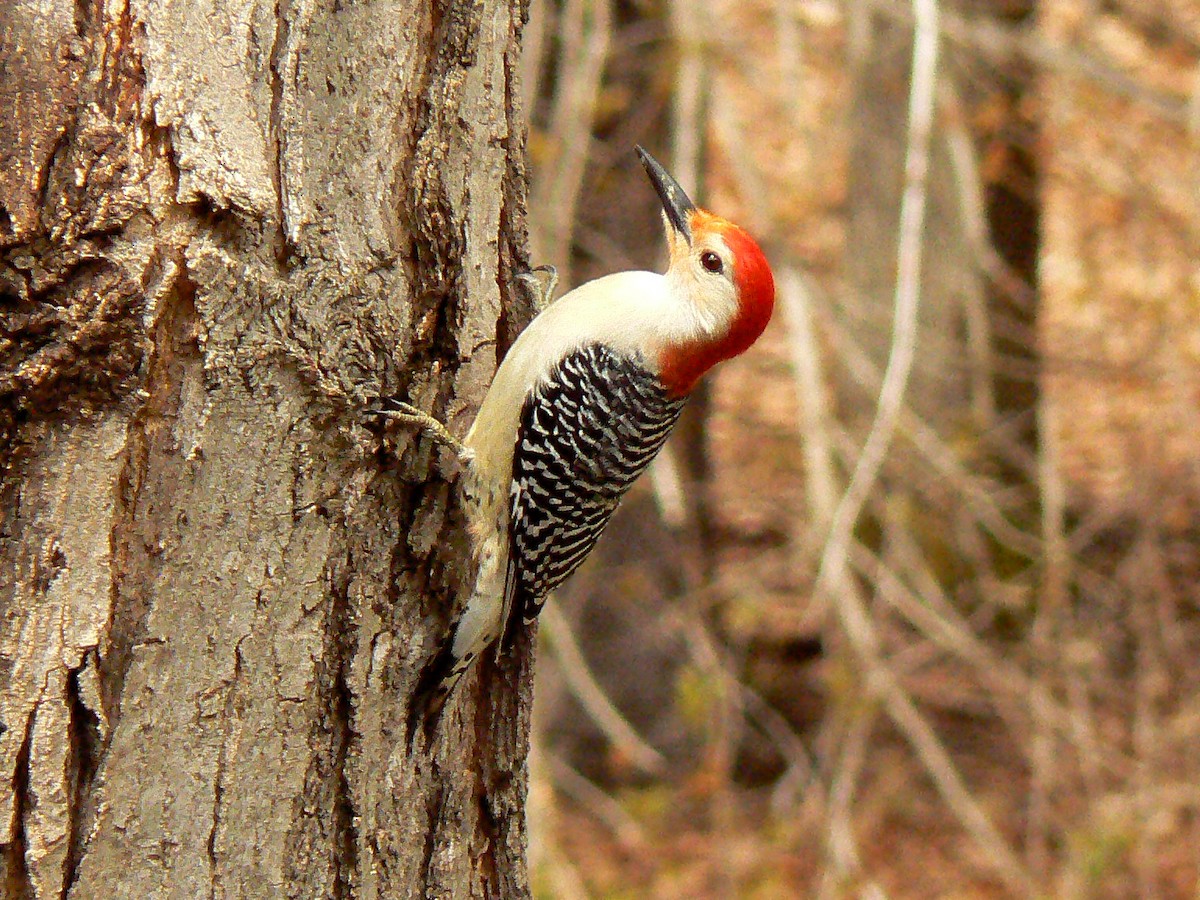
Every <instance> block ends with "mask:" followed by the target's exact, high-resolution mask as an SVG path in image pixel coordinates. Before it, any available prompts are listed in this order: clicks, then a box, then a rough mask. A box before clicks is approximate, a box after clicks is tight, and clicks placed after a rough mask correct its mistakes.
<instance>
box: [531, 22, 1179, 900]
mask: <svg viewBox="0 0 1200 900" xmlns="http://www.w3.org/2000/svg"><path fill="white" fill-rule="evenodd" d="M525 52H526V57H525V91H526V95H525V98H524V100H525V105H526V110H527V112H528V114H529V116H530V120H531V123H532V124H531V131H530V135H529V147H530V157H531V162H532V172H533V185H532V193H531V206H530V225H531V229H532V239H533V256H534V259H535V261H537V262H540V263H553V264H554V265H556V266H557V267H558V270H559V273H560V275H561V278H562V280H561V281H560V293H561V292H562V291H564V290H566V289H569V288H570V287H571V286H572V285H574V284H578V283H580V282H581V281H584V280H587V279H589V278H593V277H596V276H598V275H601V274H604V273H607V272H610V271H614V270H618V269H628V268H654V269H661V267H662V262H663V259H664V255H665V254H664V245H663V238H662V229H661V225H660V221H659V218H658V210H659V207H658V203H657V199H656V197H655V195H654V193H653V191H652V190H651V189H650V187H649V185H648V184H647V182H646V180H645V176H644V174H643V172H642V171H641V168H640V167H639V166H638V164H637V160H636V158H635V157H634V155H633V152H632V148H633V145H634V144H635V143H641V144H643V145H645V146H646V147H647V148H648V149H650V150H651V152H653V153H654V154H655V155H656V156H658V158H659V159H660V160H662V161H663V162H664V164H666V165H667V167H668V169H669V170H671V171H672V172H673V173H674V174H675V176H676V177H677V178H678V180H679V181H680V182H681V184H682V185H683V186H684V187H685V189H687V190H688V191H689V192H690V193H691V195H692V197H693V199H695V200H696V201H697V202H698V203H700V204H701V205H704V206H707V207H710V208H712V209H714V210H717V211H719V212H720V213H721V214H723V215H725V216H727V217H729V218H731V219H733V220H735V221H737V222H739V223H740V224H742V225H743V226H745V227H746V228H747V229H748V230H750V231H751V232H752V233H753V234H755V235H756V236H757V237H758V238H759V240H760V242H761V243H762V245H763V246H764V248H765V249H766V251H767V254H768V256H769V258H770V259H771V261H772V264H773V267H774V270H775V274H776V279H777V286H778V298H777V307H776V315H775V317H774V321H773V322H772V324H771V326H770V328H769V330H768V332H767V334H766V335H765V336H764V338H763V339H762V340H761V341H760V342H759V344H758V345H757V346H756V347H755V348H754V349H753V350H752V351H751V352H750V353H748V354H746V355H745V356H744V357H742V358H740V359H738V360H735V361H733V362H731V363H728V364H726V365H725V366H723V367H722V368H721V369H719V370H718V372H717V373H715V376H714V377H710V378H709V379H708V381H707V384H706V386H705V388H704V389H703V390H702V391H701V392H700V393H699V394H698V395H697V396H696V397H695V399H694V400H693V403H692V404H691V406H690V407H689V410H688V412H687V414H686V418H685V420H684V421H683V423H682V425H681V427H680V429H679V430H678V432H677V434H676V437H674V438H673V439H672V443H671V444H670V445H669V446H668V449H667V451H666V452H665V453H664V455H663V457H662V458H661V460H660V461H659V462H657V463H656V464H655V468H654V470H653V472H652V475H651V477H647V478H645V479H643V480H642V481H641V482H640V483H639V485H638V486H637V488H636V489H635V491H634V492H633V493H632V494H631V495H630V497H629V499H628V500H627V501H626V503H625V505H624V507H623V509H622V510H621V512H620V513H619V514H618V516H617V517H616V519H615V520H614V522H613V524H612V526H611V527H610V529H609V531H608V533H607V534H606V536H605V537H604V539H602V541H601V542H600V545H599V547H598V549H597V551H596V553H595V554H594V555H593V556H592V557H591V559H590V560H589V561H588V563H587V564H586V566H585V567H584V568H583V569H582V570H581V571H580V572H579V574H578V575H577V576H576V577H575V578H574V579H573V580H572V581H571V582H569V584H568V585H567V586H566V587H565V588H564V589H563V590H561V591H560V592H559V594H558V596H557V597H556V598H555V603H554V604H553V605H552V606H551V607H549V608H548V609H547V612H546V613H545V614H544V615H543V618H542V623H543V624H542V631H541V642H542V651H541V653H540V657H539V662H538V666H539V683H538V700H537V704H536V707H535V708H536V716H537V718H536V722H535V738H534V744H535V746H534V751H533V762H532V764H533V776H534V777H533V782H532V783H533V788H532V791H531V804H530V815H531V819H532V830H531V834H532V845H531V848H530V850H531V860H532V863H533V866H534V877H535V885H536V886H537V891H538V895H539V896H541V897H546V898H550V897H553V898H568V900H570V898H584V897H630V898H640V897H649V898H659V897H669V898H684V897H687V898H708V897H714V898H725V897H738V898H740V897H748V898H758V897H761V898H775V897H820V898H838V897H869V898H879V897H918V898H921V897H953V898H974V897H1027V896H1037V897H1062V898H1091V897H1095V898H1134V897H1137V898H1157V897H1163V898H1174V897H1185V898H1197V897H1200V886H1198V874H1197V873H1198V870H1200V691H1198V688H1200V579H1198V576H1200V529H1197V527H1196V525H1195V521H1196V520H1195V513H1196V508H1197V499H1198V498H1200V465H1198V463H1200V369H1198V368H1197V364H1198V362H1200V268H1198V263H1197V260H1198V259H1200V252H1198V251H1200V207H1198V202H1197V201H1198V196H1200V195H1198V191H1197V187H1198V185H1197V176H1198V167H1197V163H1198V158H1197V153H1196V148H1197V141H1198V137H1197V135H1198V132H1200V0H1038V2H1035V0H914V2H912V3H911V4H910V3H908V2H902V0H895V2H886V0H737V2H735V0H724V2H703V0H533V3H532V8H531V12H530V22H529V25H528V28H527V31H526V40H525ZM906 172H907V173H908V175H907V177H906Z"/></svg>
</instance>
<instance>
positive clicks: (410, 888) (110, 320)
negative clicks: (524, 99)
mask: <svg viewBox="0 0 1200 900" xmlns="http://www.w3.org/2000/svg"><path fill="white" fill-rule="evenodd" d="M431 7H432V8H431ZM524 15H525V9H524V3H523V2H521V0H512V2H504V0H474V2H468V0H443V2H440V3H433V4H424V3H405V2H395V3H380V4H374V5H369V6H343V5H341V4H328V5H316V4H311V3H308V2H282V3H261V2H260V3H255V4H245V3H242V2H240V0H209V2H207V3H203V4H199V5H198V4H195V3H191V2H185V0H159V2H155V0H131V2H128V3H124V2H122V0H100V2H87V0H84V2H73V0H17V2H16V3H12V4H8V5H7V7H6V10H5V12H4V14H3V15H2V16H0V72H2V73H3V75H2V76H0V109H3V110H4V111H5V112H6V120H5V123H4V130H3V131H2V132H0V254H2V255H0V461H2V462H3V467H4V468H3V481H2V483H0V527H2V529H3V531H2V537H0V609H2V612H3V627H2V630H0V679H2V682H3V695H2V697H0V715H2V724H3V729H4V730H3V732H2V733H0V766H2V773H3V774H2V775H0V777H2V778H3V780H4V784H5V789H4V790H3V792H2V793H0V842H2V843H3V844H4V849H5V852H4V854H3V862H2V865H3V867H4V872H3V881H2V883H3V885H4V889H5V894H4V896H6V897H12V898H18V897H39V898H41V897H59V896H70V897H77V898H93V897H95V898H100V897H105V898H107V897H138V898H141V897H179V898H193V897H200V896H212V897H271V898H274V897H285V896H286V897H322V898H323V897H361V898H370V897H389V898H395V897H421V896H447V897H449V896H453V897H468V896H472V897H475V896H496V897H506V898H507V897H519V896H524V895H527V894H528V884H527V878H526V872H525V861H524V842H525V820H524V797H525V789H526V782H527V774H526V768H525V755H526V749H527V732H528V724H529V703H530V678H529V646H528V640H526V641H525V642H524V643H523V644H522V645H521V646H520V647H519V648H518V650H517V652H516V653H515V654H513V656H512V657H510V659H509V660H508V661H506V662H504V663H503V664H502V665H500V666H499V667H496V666H493V665H485V666H484V667H483V671H482V673H481V675H480V676H479V680H478V682H476V680H475V679H474V678H472V679H470V680H469V682H468V683H467V684H465V685H464V688H465V689H460V694H461V698H460V700H459V701H457V702H455V703H452V704H451V706H450V708H449V709H448V712H447V717H446V719H445V720H444V721H443V722H442V724H441V726H440V727H439V728H438V730H437V731H436V732H435V733H434V735H433V736H432V737H431V738H429V739H427V738H426V736H425V735H424V734H423V733H421V734H418V735H416V736H415V737H414V738H413V739H412V741H411V742H410V741H409V740H408V739H407V738H406V721H407V716H408V713H409V705H410V702H411V700H412V695H413V691H414V688H415V685H416V681H417V677H418V674H419V672H420V670H421V667H422V666H423V665H424V664H425V662H426V661H427V660H428V659H429V658H430V656H431V655H432V653H433V651H434V648H435V646H436V644H437V642H438V641H439V640H440V639H441V637H442V636H443V634H444V631H445V627H446V624H447V621H448V618H449V615H450V606H451V604H452V603H453V602H454V597H455V596H456V595H457V593H458V586H459V585H460V583H461V582H462V581H463V580H464V579H465V577H466V574H467V573H465V572H464V571H463V570H462V567H463V560H464V556H463V544H464V541H463V537H462V531H461V527H460V524H459V522H458V517H457V515H456V509H455V506H454V504H453V502H452V493H451V490H450V487H449V484H448V478H450V477H451V476H452V475H453V472H452V471H451V469H450V467H449V461H448V460H446V459H443V458H442V457H439V456H438V455H437V451H435V450H431V449H430V446H429V444H428V443H427V442H425V441H424V440H423V439H420V438H417V437H414V436H412V435H409V434H405V433H400V434H398V435H396V436H395V437H394V438H393V439H392V440H394V443H384V442H383V439H384V434H385V433H384V431H382V430H381V429H379V428H378V427H377V426H376V425H374V424H373V423H371V422H370V421H368V420H366V419H364V417H363V415H362V411H363V409H364V408H365V407H367V406H368V405H369V403H370V401H371V398H373V397H378V396H381V395H394V394H400V395H403V396H407V397H408V398H409V399H410V400H411V401H412V402H413V403H415V404H418V405H420V406H422V407H424V408H427V409H430V410H431V411H433V412H435V413H436V414H439V415H442V416H444V417H446V418H447V419H448V421H449V423H450V425H451V428H452V429H454V430H457V431H458V432H460V433H461V432H462V431H463V429H464V426H465V424H466V422H467V421H469V418H470V414H471V411H472V410H473V409H474V408H475V406H476V404H477V403H478V401H479V400H480V399H481V395H482V392H483V390H484V388H485V386H486V384H487V382H488V380H489V378H490V376H491V374H492V372H493V371H494V368H495V364H496V360H497V352H498V349H497V348H498V347H503V346H504V345H505V344H506V343H507V340H508V338H509V337H510V336H511V335H510V334H509V332H511V331H512V330H514V327H515V326H514V323H518V322H521V321H523V319H524V318H525V317H526V316H527V313H528V309H527V307H526V305H524V304H523V303H522V302H521V301H520V300H519V299H518V298H517V297H516V296H515V292H514V291H513V289H512V287H511V281H510V280H509V279H508V277H507V275H508V273H509V272H510V271H511V270H512V269H513V268H514V267H516V266H519V265H520V264H521V263H522V262H523V254H524V249H523V242H524V202H525V170H524V162H523V160H524V138H523V132H522V126H521V113H520V110H519V109H518V99H517V98H518V97H519V93H518V91H517V90H516V88H515V85H514V83H513V82H514V78H515V75H516V70H517V55H518V44H519V37H520V30H521V26H522V21H523V18H524ZM498 329H499V330H500V331H501V332H502V333H501V334H500V335H499V340H497V331H498ZM388 433H389V434H390V432H388ZM443 463H445V465H443ZM480 683H481V684H483V685H486V690H484V689H481V688H479V687H478V686H477V685H478V684H480Z"/></svg>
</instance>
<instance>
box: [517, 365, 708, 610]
mask: <svg viewBox="0 0 1200 900" xmlns="http://www.w3.org/2000/svg"><path fill="white" fill-rule="evenodd" d="M685 402H686V398H672V397H668V396H667V394H666V392H665V391H664V389H663V387H662V385H661V384H660V383H659V381H658V379H657V378H656V377H655V376H654V375H653V374H652V373H651V372H649V371H647V370H646V368H645V367H644V366H643V365H642V364H641V362H640V361H639V360H636V359H633V358H630V357H628V356H625V355H623V354H619V353H617V352H616V351H614V350H612V349H611V348H609V347H606V346H604V345H602V344H593V345H589V346H585V347H581V348H580V349H578V350H576V351H575V352H574V353H572V354H571V355H569V356H567V357H566V358H565V359H564V360H563V361H562V362H561V363H559V364H558V366H557V367H556V368H555V369H554V371H553V372H551V374H550V377H549V379H548V381H547V382H546V383H545V384H543V385H542V386H541V387H540V389H538V390H537V391H535V392H534V393H533V394H531V395H530V397H529V398H528V399H527V400H526V401H525V406H524V408H523V409H522V410H521V423H520V426H519V428H518V430H517V441H516V448H515V450H514V452H513V468H512V473H513V474H512V506H511V509H512V518H511V523H510V526H509V527H510V532H509V533H510V537H511V541H510V550H509V570H508V584H507V586H506V592H507V593H508V594H509V599H510V600H511V607H510V608H511V616H512V619H513V622H512V624H515V622H516V620H517V616H520V617H521V619H523V620H524V621H525V622H527V623H528V622H532V621H533V619H534V618H535V617H536V616H537V614H538V613H539V612H540V611H541V608H542V604H543V603H544V602H545V597H546V594H548V593H549V592H550V591H552V590H554V588H556V587H557V586H558V585H559V584H561V583H562V582H563V580H564V579H566V578H567V576H568V575H570V574H571V573H572V572H574V571H575V569H576V568H577V567H578V566H579V564H580V563H581V562H583V560H584V558H585V557H586V556H587V555H588V553H589V552H591V549H592V547H593V546H594V545H595V543H596V540H597V538H599V537H600V533H601V532H602V531H604V526H605V525H607V524H608V520H609V518H610V517H611V516H612V514H613V512H614V511H615V510H616V508H617V505H618V504H619V503H620V502H621V497H622V496H623V495H624V493H625V492H626V491H627V490H629V487H630V485H632V484H633V482H634V481H635V480H636V479H637V477H638V476H639V475H641V474H642V472H643V471H644V470H645V468H646V466H648V465H649V464H650V460H652V459H653V458H654V456H655V454H656V453H658V451H659V450H660V449H661V448H662V445H663V443H664V442H665V441H666V439H667V436H668V435H670V433H671V429H672V427H674V425H675V422H676V421H677V420H678V418H679V414H680V412H681V411H682V410H683V406H684V403H685ZM512 624H510V625H509V626H508V630H509V631H510V633H511V628H512Z"/></svg>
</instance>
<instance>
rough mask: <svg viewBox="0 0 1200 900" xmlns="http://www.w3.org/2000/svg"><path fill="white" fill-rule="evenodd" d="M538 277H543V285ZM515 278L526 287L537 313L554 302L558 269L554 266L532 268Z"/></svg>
mask: <svg viewBox="0 0 1200 900" xmlns="http://www.w3.org/2000/svg"><path fill="white" fill-rule="evenodd" d="M540 275H544V276H545V278H546V281H545V284H543V283H542V279H541V278H540V277H539V276H540ZM517 278H518V279H519V280H520V281H523V282H524V283H525V285H526V286H527V287H528V289H529V293H530V295H531V296H532V297H533V303H534V306H536V307H537V311H538V312H539V313H540V312H541V311H542V310H544V309H545V308H546V307H547V306H549V305H550V304H551V303H553V302H554V289H555V288H556V287H558V269H556V268H554V266H550V265H546V266H534V267H533V268H532V269H530V270H529V271H528V272H521V273H520V274H518V275H517Z"/></svg>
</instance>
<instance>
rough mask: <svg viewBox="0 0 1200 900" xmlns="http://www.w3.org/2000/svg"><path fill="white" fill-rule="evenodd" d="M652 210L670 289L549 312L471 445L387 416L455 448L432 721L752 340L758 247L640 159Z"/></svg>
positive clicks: (611, 287) (616, 286)
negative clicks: (456, 596) (459, 572)
mask: <svg viewBox="0 0 1200 900" xmlns="http://www.w3.org/2000/svg"><path fill="white" fill-rule="evenodd" d="M637 152H638V156H639V157H640V158H641V161H642V165H643V166H645V169H646V172H647V173H648V175H649V176H650V181H651V182H652V183H653V185H654V188H655V190H656V191H657V192H658V196H659V199H660V200H661V202H662V207H663V218H664V222H665V225H666V234H667V245H668V248H669V251H670V263H669V266H668V268H667V272H666V274H665V275H658V274H654V273H652V272H619V273H617V274H614V275H607V276H605V277H603V278H598V279H596V280H595V281H589V282H588V283H587V284H583V285H581V286H579V287H577V288H576V289H575V290H573V291H571V292H570V293H568V294H566V296H564V297H563V298H562V299H560V300H558V301H557V302H555V303H553V304H552V305H550V306H548V307H547V308H546V309H544V310H543V311H542V312H541V313H540V314H539V315H538V316H537V317H536V318H535V319H534V320H533V322H531V323H530V325H529V327H528V328H526V329H525V330H524V331H523V332H522V333H521V335H520V337H518V338H517V340H516V342H515V343H514V344H513V346H512V348H511V349H510V350H509V352H508V354H507V355H506V356H505V358H504V361H503V363H502V364H501V365H500V368H499V370H498V371H497V372H496V376H495V379H494V380H493V381H492V385H491V388H490V389H489V390H488V393H487V396H486V397H485V398H484V401H483V405H482V406H481V407H480V409H479V414H478V416H477V417H476V419H475V423H474V425H472V427H471V430H470V432H469V433H468V434H467V437H466V440H465V441H464V442H463V443H462V444H461V445H457V442H455V441H454V439H453V437H451V436H450V435H449V433H448V432H447V431H446V430H445V428H444V427H443V426H442V425H441V424H440V423H438V422H436V420H431V419H429V417H427V416H425V415H424V414H422V413H420V412H419V411H417V410H415V409H413V408H412V407H408V406H406V405H404V404H395V405H394V409H393V411H391V412H390V414H391V415H393V416H395V417H397V418H401V419H404V420H407V421H409V422H412V423H415V424H418V425H420V426H421V427H423V428H425V429H427V430H429V431H431V432H432V433H434V434H435V435H436V436H437V437H438V438H439V439H440V440H442V441H444V442H446V443H451V444H455V445H456V446H457V448H458V450H459V455H460V457H461V459H462V460H463V462H464V464H465V471H464V474H463V479H462V484H461V490H462V496H463V501H464V506H465V509H466V513H467V518H468V521H469V525H470V531H471V537H472V544H473V554H474V560H473V562H474V566H475V568H474V571H475V580H474V588H473V590H472V592H471V596H470V598H469V599H468V600H467V603H466V605H465V607H464V608H463V612H462V615H461V616H460V617H459V619H458V620H457V622H455V624H454V630H453V634H452V636H451V638H450V639H449V641H448V642H447V644H446V646H445V647H444V648H443V650H442V652H441V654H439V656H438V657H437V658H436V659H435V661H434V663H433V665H432V666H431V668H430V669H429V670H428V671H427V676H426V680H427V681H429V682H430V683H428V684H427V685H426V689H428V690H429V691H430V692H431V694H432V696H431V697H430V698H429V700H428V702H429V704H430V707H431V709H432V710H433V711H434V712H436V711H437V710H438V709H440V708H441V705H442V704H443V703H444V701H445V699H446V697H447V696H448V695H449V693H450V691H451V690H453V688H454V685H455V684H456V683H457V682H458V680H459V678H460V677H461V676H462V674H463V673H464V672H465V671H466V670H467V668H468V667H469V666H470V665H471V663H472V662H473V661H474V660H475V659H476V658H478V656H479V655H480V654H481V653H482V652H483V651H484V650H485V649H486V648H487V647H489V646H490V645H491V644H493V643H495V642H497V641H499V642H500V647H501V648H502V647H504V646H506V645H507V643H508V642H509V641H510V640H511V636H512V634H513V630H514V629H515V628H517V627H521V625H522V624H523V623H529V622H532V621H533V619H534V618H535V617H536V616H537V614H538V612H539V611H540V610H541V608H542V604H543V603H544V602H545V598H546V595H547V594H548V593H549V592H550V591H551V590H553V589H554V588H555V587H557V586H558V585H559V584H561V583H562V581H563V580H564V579H566V578H567V576H569V575H570V574H571V573H572V572H574V571H575V569H576V568H577V567H578V566H579V564H580V563H581V562H583V560H584V558H585V557H586V556H587V555H588V553H589V552H590V551H591V549H592V547H593V545H594V544H595V543H596V539H597V538H599V537H600V533H601V532H602V531H603V530H604V527H605V525H607V524H608V520H609V518H610V517H611V516H612V514H613V511H614V510H616V508H617V505H618V503H619V502H620V500H621V497H622V496H623V495H624V493H625V492H626V491H627V490H628V489H629V487H630V485H632V484H633V482H634V480H635V479H636V478H637V477H638V476H639V475H640V474H641V473H642V472H643V470H645V468H646V466H647V465H649V463H650V461H651V460H652V459H653V458H654V456H655V454H656V453H658V451H659V449H660V448H661V447H662V445H663V443H664V442H665V441H666V439H667V436H668V435H669V434H670V433H671V429H672V427H673V426H674V425H675V422H676V420H677V419H678V418H679V414H680V411H681V410H682V409H683V406H684V403H685V402H686V400H687V397H688V394H689V393H690V392H691V390H692V388H693V387H694V386H695V385H696V382H697V380H698V379H699V378H700V377H701V376H702V375H703V374H704V373H705V372H706V371H708V369H709V368H711V367H712V366H713V365H715V364H716V363H718V362H721V361H722V360H725V359H729V358H731V357H733V356H737V355H738V354H739V353H741V352H742V351H744V350H745V349H746V348H748V347H749V346H750V345H751V344H752V343H754V341H755V340H756V339H757V338H758V336H759V335H760V334H761V333H762V331H763V329H764V328H765V327H766V325H767V321H768V320H769V319H770V317H771V310H772V308H773V306H774V302H775V282H774V279H773V278H772V275H771V269H770V267H769V266H768V265H767V260H766V258H765V257H764V256H763V253H762V251H761V250H760V249H759V247H758V244H756V243H755V242H754V240H753V239H752V238H751V237H750V236H749V235H748V234H746V232H745V231H743V230H742V229H741V228H739V227H738V226H737V225H734V224H733V223H732V222H729V221H727V220H726V219H722V218H721V217H720V216H716V215H714V214H712V213H710V212H707V211H705V210H702V209H698V208H696V207H695V206H694V205H693V204H692V202H691V200H689V199H688V197H687V195H686V194H685V193H684V192H683V190H682V188H680V187H679V185H678V184H677V183H676V182H675V180H674V179H673V178H672V177H671V176H670V175H668V174H667V172H666V170H665V169H663V167H662V166H661V165H659V163H658V162H657V161H656V160H655V159H654V158H653V157H652V156H650V154H649V153H647V152H646V151H645V150H643V149H642V148H641V147H638V148H637Z"/></svg>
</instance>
